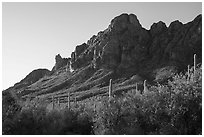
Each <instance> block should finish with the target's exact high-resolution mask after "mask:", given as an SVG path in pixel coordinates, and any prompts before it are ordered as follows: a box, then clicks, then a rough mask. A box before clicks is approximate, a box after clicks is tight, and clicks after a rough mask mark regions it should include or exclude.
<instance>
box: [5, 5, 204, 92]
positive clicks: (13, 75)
mask: <svg viewBox="0 0 204 137" xmlns="http://www.w3.org/2000/svg"><path fill="white" fill-rule="evenodd" d="M122 13H128V14H129V13H133V14H135V15H136V16H137V18H138V19H139V21H140V23H141V24H142V26H143V27H144V28H146V29H149V28H150V26H151V25H152V24H153V23H154V22H158V21H160V20H161V21H163V22H165V23H166V25H167V26H169V24H170V22H172V21H174V20H180V21H181V22H183V23H187V22H189V21H192V20H193V19H194V18H195V17H196V16H197V15H199V14H201V13H202V4H201V2H200V3H190V2H188V3H149V2H146V3H137V2H135V3H90V2H89V3H47V2H46V3H3V4H2V28H3V30H2V59H3V60H2V70H3V89H6V88H8V87H10V86H13V85H14V84H15V83H16V82H19V81H20V80H21V79H23V78H24V77H25V76H26V75H27V74H28V73H30V72H31V71H32V70H34V69H38V68H47V69H49V70H51V69H52V67H53V66H54V63H55V55H56V54H58V53H59V54H61V56H62V57H70V55H71V52H72V51H74V49H75V47H76V45H80V44H82V43H84V42H87V40H88V39H89V38H90V37H91V36H92V35H94V34H97V33H98V32H99V31H102V30H105V29H106V28H107V27H108V25H109V23H110V21H111V19H113V18H114V17H115V16H118V15H120V14H122Z"/></svg>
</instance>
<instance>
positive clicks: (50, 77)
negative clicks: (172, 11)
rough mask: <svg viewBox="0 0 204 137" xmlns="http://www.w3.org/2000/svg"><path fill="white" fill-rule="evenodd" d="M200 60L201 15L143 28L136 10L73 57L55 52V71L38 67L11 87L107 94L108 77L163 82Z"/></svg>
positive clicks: (120, 81)
mask: <svg viewBox="0 0 204 137" xmlns="http://www.w3.org/2000/svg"><path fill="white" fill-rule="evenodd" d="M194 54H196V61H197V63H201V60H202V15H198V16H197V17H196V18H195V19H194V20H193V21H191V22H188V23H186V24H183V23H181V22H180V21H178V20H176V21H173V22H172V23H171V24H170V25H169V26H168V27H167V26H166V24H165V23H164V22H162V21H159V22H157V23H153V24H152V26H151V28H150V30H147V29H145V28H143V27H142V24H140V22H139V20H138V18H137V16H136V15H134V14H126V13H125V14H121V15H119V16H117V17H115V18H114V19H112V20H111V22H110V24H109V26H108V28H106V29H105V30H104V31H100V32H99V33H98V34H97V35H93V36H92V37H91V38H90V39H89V40H88V41H87V42H86V43H83V44H81V45H77V46H76V48H75V50H74V51H73V52H72V54H71V55H70V57H68V58H62V57H61V56H60V55H59V54H58V55H56V57H55V61H56V63H55V65H54V67H53V69H52V71H49V70H36V71H33V72H32V73H31V74H29V75H28V76H26V78H25V79H24V80H22V81H20V82H19V83H17V84H15V85H14V86H13V87H11V88H9V89H7V90H10V91H13V92H16V93H18V94H19V95H20V96H22V97H27V96H31V95H32V96H41V95H43V97H47V96H50V95H53V94H60V95H63V94H66V93H67V91H69V92H71V93H72V94H73V96H75V97H76V98H77V99H78V100H83V99H85V98H88V97H91V96H96V95H103V94H107V92H108V90H107V86H108V83H109V79H113V83H114V84H115V87H114V89H115V91H114V92H115V93H116V94H117V93H119V92H120V90H117V87H120V89H121V87H123V88H122V89H123V91H125V89H126V88H133V87H131V86H129V87H127V85H131V84H134V83H135V82H138V84H139V85H138V88H141V87H142V86H141V85H142V82H143V81H144V80H145V79H146V80H147V85H148V84H149V85H150V84H154V83H155V82H165V81H166V80H168V79H169V78H171V76H173V75H174V74H175V73H177V72H182V71H184V70H186V69H187V66H188V65H193V56H194Z"/></svg>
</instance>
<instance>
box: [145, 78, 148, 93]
mask: <svg viewBox="0 0 204 137" xmlns="http://www.w3.org/2000/svg"><path fill="white" fill-rule="evenodd" d="M146 82H147V80H144V93H147V92H148V89H147V85H146Z"/></svg>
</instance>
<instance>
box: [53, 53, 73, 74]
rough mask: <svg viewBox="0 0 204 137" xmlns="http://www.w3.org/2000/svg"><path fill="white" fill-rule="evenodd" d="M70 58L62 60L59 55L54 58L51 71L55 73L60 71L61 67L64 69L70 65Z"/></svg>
mask: <svg viewBox="0 0 204 137" xmlns="http://www.w3.org/2000/svg"><path fill="white" fill-rule="evenodd" d="M70 60H71V58H62V57H61V56H60V54H58V55H56V56H55V66H54V67H53V69H52V71H56V70H58V69H60V68H61V67H64V66H66V65H68V66H69V65H70Z"/></svg>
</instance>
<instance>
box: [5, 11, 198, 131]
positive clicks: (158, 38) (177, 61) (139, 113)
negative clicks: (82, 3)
mask: <svg viewBox="0 0 204 137" xmlns="http://www.w3.org/2000/svg"><path fill="white" fill-rule="evenodd" d="M144 10H148V9H144ZM101 18H103V17H101ZM107 25H108V27H107V28H104V30H103V31H100V32H98V33H97V34H96V35H93V36H92V37H91V38H90V39H89V40H88V41H87V42H84V43H83V44H80V45H77V46H76V47H75V50H74V51H73V52H72V53H71V55H70V56H69V57H62V56H61V55H60V53H59V54H57V55H56V56H55V64H53V68H52V69H51V70H48V69H40V68H39V69H36V70H33V71H32V72H30V73H29V74H28V75H27V76H26V77H25V78H24V79H22V80H21V81H20V82H18V83H16V84H15V85H14V86H12V87H10V88H8V89H6V90H3V91H2V103H3V105H2V134H5V135H10V134H11V135H53V134H54V135H67V134H72V135H93V134H94V135H104V134H105V135H199V134H202V15H201V14H200V15H197V16H195V17H194V19H193V20H189V21H188V22H187V23H182V22H180V21H179V20H175V21H172V22H171V23H170V25H169V26H167V25H166V24H165V22H162V21H159V22H155V23H153V24H152V25H151V27H150V29H146V28H144V27H142V26H143V25H142V24H141V23H140V20H139V19H138V17H137V15H136V13H121V14H120V15H118V16H116V17H113V19H112V20H110V23H109V24H107ZM78 36H79V37H80V34H78ZM56 46H57V45H56ZM45 52H46V51H45ZM53 58H54V57H53ZM16 73H18V72H16Z"/></svg>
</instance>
